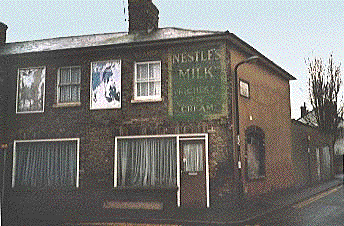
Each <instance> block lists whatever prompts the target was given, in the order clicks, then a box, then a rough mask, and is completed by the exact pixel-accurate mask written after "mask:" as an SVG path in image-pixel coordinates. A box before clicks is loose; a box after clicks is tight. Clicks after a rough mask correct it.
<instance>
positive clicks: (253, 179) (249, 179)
mask: <svg viewBox="0 0 344 226" xmlns="http://www.w3.org/2000/svg"><path fill="white" fill-rule="evenodd" d="M247 179H248V181H249V182H254V181H261V180H265V179H266V176H265V175H264V176H259V177H255V178H250V177H247Z"/></svg>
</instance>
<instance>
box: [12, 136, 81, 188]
mask: <svg viewBox="0 0 344 226" xmlns="http://www.w3.org/2000/svg"><path fill="white" fill-rule="evenodd" d="M78 146H79V140H78V139H68V140H67V139H66V140H40V141H16V142H15V143H14V154H13V178H12V187H25V188H61V187H75V186H76V187H78V159H79V158H78V153H79V151H78Z"/></svg>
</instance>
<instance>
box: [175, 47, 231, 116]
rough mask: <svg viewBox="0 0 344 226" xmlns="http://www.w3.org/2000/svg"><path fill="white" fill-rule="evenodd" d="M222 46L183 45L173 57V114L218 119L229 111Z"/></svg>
mask: <svg viewBox="0 0 344 226" xmlns="http://www.w3.org/2000/svg"><path fill="white" fill-rule="evenodd" d="M223 49H224V48H220V46H205V47H201V48H192V49H179V50H176V51H174V52H173V53H172V55H171V59H170V64H171V65H170V92H169V93H170V98H169V100H170V103H169V104H170V105H169V114H170V115H171V116H173V118H174V119H176V120H183V121H195V120H202V119H214V118H219V117H220V116H223V115H225V113H226V112H227V106H226V105H227V101H226V100H227V94H226V84H227V82H226V76H225V70H224V68H225V67H224V63H223V55H224V54H223V53H222V52H223V51H224V50H223Z"/></svg>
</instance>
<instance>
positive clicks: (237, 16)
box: [0, 0, 344, 118]
mask: <svg viewBox="0 0 344 226" xmlns="http://www.w3.org/2000/svg"><path fill="white" fill-rule="evenodd" d="M153 2H154V4H155V5H156V6H157V7H158V9H159V11H160V15H159V17H160V23H159V26H160V27H180V28H186V29H195V30H213V31H226V30H228V31H229V32H231V33H234V34H235V35H237V36H238V37H239V38H241V39H242V40H244V41H245V42H247V43H248V44H249V45H251V46H252V47H254V48H255V49H257V50H258V51H259V52H261V53H262V54H263V55H265V56H266V57H268V58H269V59H270V60H272V61H274V62H275V63H276V64H278V65H279V66H280V67H282V68H283V69H285V70H286V71H288V72H289V73H290V74H291V75H293V76H294V77H296V78H297V80H296V81H292V82H291V104H292V118H299V116H300V110H299V109H300V106H301V105H303V102H309V98H308V88H307V66H306V64H305V60H306V59H307V58H313V57H315V56H317V57H322V58H324V59H326V58H328V57H329V55H330V54H331V53H332V54H333V56H334V59H335V61H336V62H337V63H342V62H343V59H344V1H330V0H327V1H326V0H313V1H295V0H294V1H290V0H289V1H286V0H274V1H273V0H265V1H263V0H256V1H248V0H246V1H243V0H242V1H236V0H153ZM124 9H125V10H124ZM127 17H128V14H127V0H1V1H0V21H1V22H3V23H5V24H7V25H8V27H9V28H8V32H7V41H8V42H20V41H28V40H39V39H46V38H56V37H64V36H75V35H85V34H98V33H111V32H120V31H127V29H128V22H127V20H126V19H127ZM308 106H310V105H309V104H308Z"/></svg>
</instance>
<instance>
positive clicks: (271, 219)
mask: <svg viewBox="0 0 344 226" xmlns="http://www.w3.org/2000/svg"><path fill="white" fill-rule="evenodd" d="M244 225H250V226H263V225H276V226H288V225H290V226H291V225H292V226H306V225H307V226H325V225H331V226H339V225H344V188H343V185H341V186H338V187H335V188H332V189H330V190H328V191H325V192H323V193H320V194H318V195H316V196H313V197H311V198H309V199H307V200H305V201H302V202H300V203H297V204H294V205H293V206H290V207H288V208H285V209H281V210H276V211H273V212H271V213H268V214H266V215H264V216H262V217H259V218H257V219H255V220H252V221H250V222H248V223H246V224H244Z"/></svg>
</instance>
